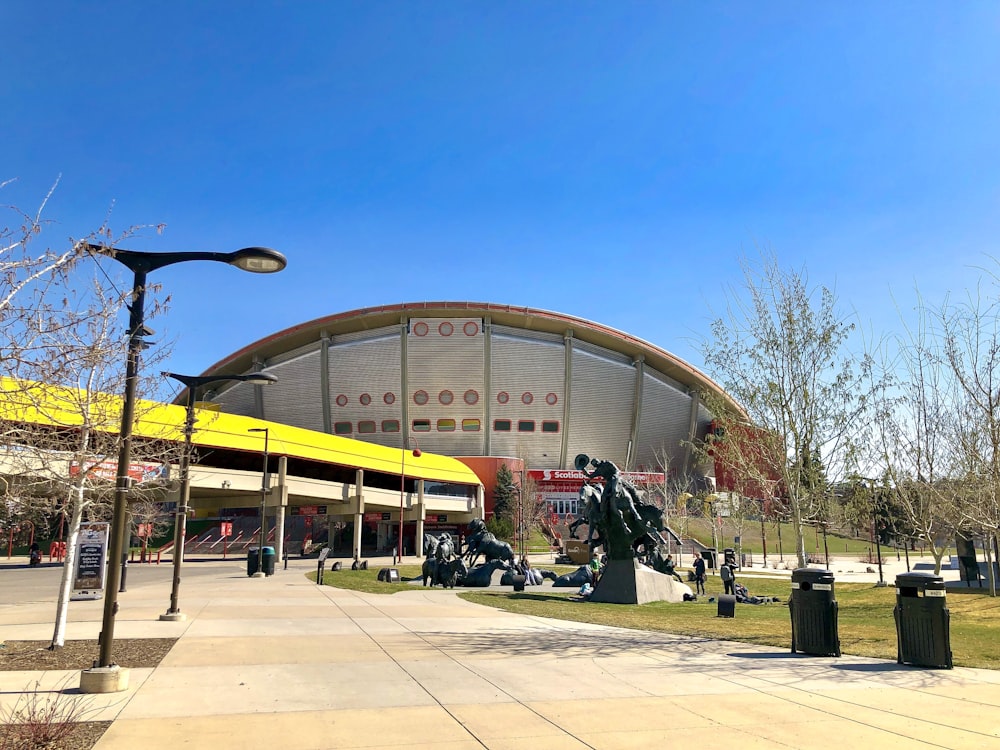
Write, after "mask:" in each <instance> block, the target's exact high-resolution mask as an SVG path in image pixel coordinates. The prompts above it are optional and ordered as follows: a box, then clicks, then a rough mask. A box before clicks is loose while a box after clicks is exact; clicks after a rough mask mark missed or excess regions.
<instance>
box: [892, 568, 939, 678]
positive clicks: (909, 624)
mask: <svg viewBox="0 0 1000 750" xmlns="http://www.w3.org/2000/svg"><path fill="white" fill-rule="evenodd" d="M892 616H893V618H894V619H895V620H896V643H897V648H896V661H897V662H899V663H900V664H911V665H913V666H915V667H940V668H942V669H951V668H952V661H951V628H950V621H951V614H950V613H949V612H948V600H947V598H946V596H945V586H944V579H943V578H941V577H940V576H936V575H934V574H933V573H924V572H919V573H900V574H899V575H897V576H896V606H895V608H894V609H893V610H892Z"/></svg>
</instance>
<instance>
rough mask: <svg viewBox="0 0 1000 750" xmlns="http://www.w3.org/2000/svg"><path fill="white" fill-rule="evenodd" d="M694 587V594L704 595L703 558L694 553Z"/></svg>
mask: <svg viewBox="0 0 1000 750" xmlns="http://www.w3.org/2000/svg"><path fill="white" fill-rule="evenodd" d="M694 586H695V593H696V594H704V593H705V558H704V557H702V556H701V554H700V553H698V552H695V553H694Z"/></svg>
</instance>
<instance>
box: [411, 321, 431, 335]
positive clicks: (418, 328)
mask: <svg viewBox="0 0 1000 750" xmlns="http://www.w3.org/2000/svg"><path fill="white" fill-rule="evenodd" d="M429 331H430V328H428V327H427V324H426V323H424V322H420V323H414V324H413V335H414V336H426V335H427V333H428V332H429Z"/></svg>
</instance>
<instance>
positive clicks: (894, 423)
mask: <svg viewBox="0 0 1000 750" xmlns="http://www.w3.org/2000/svg"><path fill="white" fill-rule="evenodd" d="M932 323H933V319H932V315H931V313H930V311H929V310H928V309H927V308H926V307H925V306H924V305H923V304H921V305H920V306H919V308H918V317H917V320H916V323H915V324H914V325H913V326H909V325H906V324H904V329H903V334H902V335H900V336H896V337H893V338H891V339H889V340H888V341H887V342H885V344H883V346H881V347H880V348H879V350H878V352H877V355H876V358H877V360H878V363H879V370H881V371H882V372H884V373H885V376H884V377H883V378H882V379H881V381H880V382H879V383H878V384H877V388H876V395H875V398H874V399H873V408H872V425H873V436H874V440H872V441H870V442H869V443H868V445H869V446H870V447H871V449H872V453H871V454H870V463H871V465H873V466H876V467H882V468H881V469H880V473H882V474H883V476H882V477H881V479H880V480H879V481H878V484H879V485H880V486H881V488H882V490H881V492H882V493H883V494H884V495H886V498H885V502H886V503H887V504H888V506H889V507H890V508H891V513H892V516H891V518H889V519H886V521H887V522H888V524H889V525H891V526H893V527H895V528H897V529H898V530H900V531H902V532H903V533H904V534H905V535H906V536H908V537H911V538H912V537H913V536H915V537H916V538H919V539H921V540H923V541H924V542H925V543H926V544H927V545H928V547H929V549H930V551H931V555H932V556H933V558H934V566H935V573H940V571H941V561H942V559H943V558H944V556H945V554H947V552H948V547H949V543H950V542H949V540H950V539H951V537H953V536H954V533H955V531H956V527H955V522H956V520H957V519H956V506H955V498H956V495H955V490H956V483H955V478H956V472H958V473H960V472H961V468H960V463H961V461H960V459H959V452H958V451H957V450H956V448H957V447H958V446H959V444H960V443H961V441H960V440H957V437H958V436H957V433H956V429H957V428H959V427H960V425H959V423H958V421H957V417H958V412H957V409H958V408H959V401H960V399H959V391H958V390H957V389H956V387H955V386H956V380H955V378H954V377H953V376H952V372H951V367H950V365H949V364H948V359H947V356H946V355H945V352H944V351H943V347H942V344H943V341H942V337H941V335H940V332H938V331H935V330H934V328H933V325H932ZM860 473H861V470H860V467H859V474H860ZM859 497H861V498H862V499H863V498H864V497H866V495H864V494H863V493H862V495H860V496H859ZM864 505H865V503H863V502H862V503H861V505H860V506H857V505H855V507H853V508H852V510H853V511H854V517H855V518H857V519H858V520H864V519H867V520H868V521H869V522H871V520H872V518H873V515H872V514H873V513H874V510H873V509H872V508H870V507H869V508H867V509H866V508H865V507H864Z"/></svg>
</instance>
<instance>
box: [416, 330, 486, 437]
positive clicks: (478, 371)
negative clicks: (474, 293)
mask: <svg viewBox="0 0 1000 750" xmlns="http://www.w3.org/2000/svg"><path fill="white" fill-rule="evenodd" d="M406 348H407V362H406V380H407V399H408V401H407V404H408V409H409V419H410V431H411V434H412V435H413V436H414V437H415V438H416V439H417V440H418V442H419V444H420V447H421V448H422V449H424V450H429V451H433V452H434V453H444V454H448V455H459V456H461V455H476V454H480V453H482V452H483V435H484V433H483V431H484V430H485V429H486V426H485V425H484V424H483V383H484V382H485V374H484V366H483V348H484V345H483V321H482V319H481V318H475V319H472V318H448V319H444V320H443V319H441V318H412V319H411V320H410V332H409V335H408V338H407V344H406ZM470 401H471V402H472V403H469V402H470ZM464 420H474V421H478V428H475V429H474V428H473V425H474V422H472V421H470V422H469V423H467V424H466V425H465V426H466V428H465V429H463V423H464ZM425 427H426V429H424V428H425Z"/></svg>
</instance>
